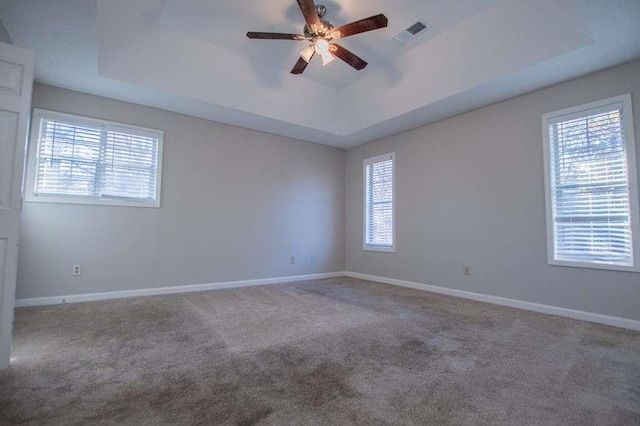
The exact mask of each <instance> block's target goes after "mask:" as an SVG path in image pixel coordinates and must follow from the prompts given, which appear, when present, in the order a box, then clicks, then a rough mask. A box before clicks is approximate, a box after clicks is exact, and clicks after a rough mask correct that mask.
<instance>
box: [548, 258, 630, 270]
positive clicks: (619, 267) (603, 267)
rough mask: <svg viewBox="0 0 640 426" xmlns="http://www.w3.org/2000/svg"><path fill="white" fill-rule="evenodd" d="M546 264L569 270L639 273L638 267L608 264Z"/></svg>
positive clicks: (560, 262) (566, 262)
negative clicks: (582, 269)
mask: <svg viewBox="0 0 640 426" xmlns="http://www.w3.org/2000/svg"><path fill="white" fill-rule="evenodd" d="M547 263H548V264H549V265H550V266H565V267H569V268H585V269H601V270H605V271H620V272H640V267H638V266H623V265H611V264H608V263H584V262H571V261H568V260H549V261H548V262H547Z"/></svg>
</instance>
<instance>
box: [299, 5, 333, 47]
mask: <svg viewBox="0 0 640 426" xmlns="http://www.w3.org/2000/svg"><path fill="white" fill-rule="evenodd" d="M316 13H317V14H318V18H320V23H321V24H322V28H318V31H313V30H312V29H311V28H309V26H308V25H305V26H304V36H305V37H307V38H309V39H313V38H315V37H327V36H328V35H329V34H330V33H331V29H332V28H333V25H331V22H329V21H327V20H324V19H322V18H324V15H326V14H327V7H326V6H323V5H321V4H318V5H316Z"/></svg>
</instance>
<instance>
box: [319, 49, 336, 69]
mask: <svg viewBox="0 0 640 426" xmlns="http://www.w3.org/2000/svg"><path fill="white" fill-rule="evenodd" d="M320 56H321V57H322V66H325V65H329V64H330V63H331V62H333V61H335V60H336V57H335V56H333V55H332V54H331V53H329V52H323V53H321V54H320Z"/></svg>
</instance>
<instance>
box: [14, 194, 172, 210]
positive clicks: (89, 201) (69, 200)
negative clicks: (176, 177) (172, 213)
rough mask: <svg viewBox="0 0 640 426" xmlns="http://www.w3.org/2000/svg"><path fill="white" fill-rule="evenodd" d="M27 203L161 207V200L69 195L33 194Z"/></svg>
mask: <svg viewBox="0 0 640 426" xmlns="http://www.w3.org/2000/svg"><path fill="white" fill-rule="evenodd" d="M25 202H27V203H49V204H81V205H85V206H112V207H114V206H115V207H144V208H156V209H158V208H160V201H159V200H158V201H157V202H155V203H145V202H142V201H126V200H109V199H100V198H96V199H93V198H82V197H78V198H75V197H68V196H61V197H56V196H50V195H32V196H28V197H27V198H26V199H25Z"/></svg>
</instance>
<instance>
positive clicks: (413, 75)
mask: <svg viewBox="0 0 640 426" xmlns="http://www.w3.org/2000/svg"><path fill="white" fill-rule="evenodd" d="M317 2H318V3H322V4H325V5H326V6H327V8H328V13H327V16H326V18H327V19H328V20H330V21H331V22H332V23H333V24H334V25H341V24H344V23H347V22H351V21H354V20H357V19H360V18H363V17H367V16H371V15H374V14H377V13H381V12H382V13H385V15H386V16H387V17H388V18H389V27H388V28H386V29H383V30H377V31H373V32H369V33H366V34H361V35H357V36H353V37H350V38H347V39H344V40H342V41H341V44H342V45H343V46H344V47H346V48H348V49H350V50H352V51H353V52H354V53H356V54H357V55H359V56H361V57H363V58H364V59H365V60H367V61H368V62H369V66H368V67H367V68H366V69H365V70H364V71H360V72H358V71H355V70H353V69H351V68H350V67H349V66H347V65H346V64H344V63H342V62H340V61H335V62H333V63H332V64H330V65H328V66H326V67H322V66H321V65H320V64H319V63H318V61H317V60H316V61H314V62H312V64H311V65H310V66H309V67H308V68H307V70H306V71H305V73H304V74H303V75H302V76H294V75H291V74H290V73H289V71H290V69H291V68H292V66H293V64H294V63H295V61H296V60H297V52H298V51H299V50H301V49H302V48H303V47H304V46H305V44H304V42H294V41H265V40H249V39H247V38H246V36H245V33H246V32H247V31H277V32H295V33H299V32H301V31H302V26H303V24H304V19H303V18H302V16H301V14H300V12H299V10H298V6H297V4H296V2H295V1H294V0H268V1H266V0H262V1H244V2H238V1H211V0H136V1H135V2H132V1H130V0H0V19H2V21H3V23H4V25H5V27H6V28H7V31H8V33H9V35H10V36H11V38H12V40H13V42H14V44H16V45H18V46H23V47H27V48H29V49H32V50H34V51H35V52H36V58H37V66H36V79H37V80H38V81H41V82H44V83H49V84H53V85H57V86H61V87H65V88H70V89H74V90H79V91H83V92H87V93H92V94H96V95H102V96H107V97H111V98H116V99H121V100H125V101H130V102H136V103H140V104H144V105H149V106H154V107H158V108H163V109H167V110H171V111H176V112H180V113H185V114H189V115H194V116H198V117H202V118H207V119H211V120H215V121H221V122H225V123H230V124H235V125H238V126H243V127H248V128H252V129H256V130H261V131H266V132H270V133H275V134H280V135H283V136H289V137H294V138H298V139H302V140H307V141H311V142H317V143H323V144H327V145H332V146H338V147H343V148H348V147H352V146H355V145H358V144H361V143H364V142H368V141H371V140H374V139H378V138H381V137H385V136H388V135H391V134H394V133H398V132H401V131H404V130H408V129H411V128H414V127H418V126H421V125H424V124H427V123H430V122H433V121H436V120H439V119H442V118H445V117H448V116H452V115H455V114H459V113H461V112H465V111H469V110H471V109H474V108H477V107H480V106H483V105H487V104H490V103H493V102H496V101H499V100H501V99H505V98H508V97H511V96H514V95H518V94H521V93H524V92H527V91H530V90H533V89H537V88H540V87H544V86H548V85H550V84H554V83H557V82H560V81H564V80H567V79H570V78H573V77H577V76H579V75H583V74H586V73H589V72H592V71H596V70H598V69H602V68H606V67H608V66H612V65H616V64H619V63H622V62H626V61H629V60H632V59H636V58H638V57H640V1H638V0H606V1H602V0H535V1H531V0H427V1H425V0H395V1H393V2H391V1H382V0H369V1H367V2H363V1H355V0H326V1H319V0H317ZM418 19H421V20H425V21H427V22H428V23H429V24H430V25H431V26H432V28H431V29H430V30H429V31H427V32H425V33H424V34H423V35H420V36H419V37H418V38H416V39H415V40H413V41H411V42H410V43H409V44H407V45H406V46H404V47H402V48H399V47H397V46H395V44H394V43H393V42H392V41H391V37H393V35H395V34H396V33H397V32H399V31H401V30H402V29H404V28H406V27H407V26H409V25H411V24H412V23H414V22H415V21H416V20H418Z"/></svg>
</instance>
